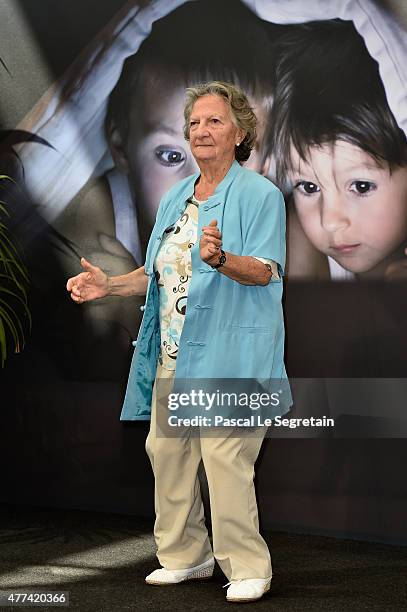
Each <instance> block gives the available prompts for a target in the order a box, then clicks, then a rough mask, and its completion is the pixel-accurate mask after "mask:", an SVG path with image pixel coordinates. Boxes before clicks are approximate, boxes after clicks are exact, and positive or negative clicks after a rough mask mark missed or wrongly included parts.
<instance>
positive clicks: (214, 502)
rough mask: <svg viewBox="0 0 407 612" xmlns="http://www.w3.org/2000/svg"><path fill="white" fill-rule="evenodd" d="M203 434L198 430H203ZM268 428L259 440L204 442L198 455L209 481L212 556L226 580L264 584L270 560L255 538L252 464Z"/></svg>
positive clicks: (207, 439) (215, 439)
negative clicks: (246, 579)
mask: <svg viewBox="0 0 407 612" xmlns="http://www.w3.org/2000/svg"><path fill="white" fill-rule="evenodd" d="M201 432H202V429H201ZM265 433H266V428H265V427H262V428H258V436H257V437H247V436H245V437H240V438H238V437H226V438H225V437H224V438H220V437H208V436H205V433H204V432H203V433H202V434H201V436H202V437H201V452H202V459H203V462H204V466H205V471H206V475H207V479H208V487H209V496H210V504H211V517H212V536H213V551H214V556H215V558H216V560H217V562H218V563H219V565H220V567H221V569H222V571H223V573H224V574H225V575H226V577H227V578H228V579H229V580H238V579H240V578H268V577H269V576H271V573H272V568H271V558H270V552H269V550H268V547H267V544H266V542H265V541H264V539H263V538H262V536H261V535H260V532H259V519H258V511H257V502H256V493H255V488H254V482H253V478H254V464H255V461H256V459H257V456H258V454H259V451H260V448H261V445H262V442H263V438H264V435H265Z"/></svg>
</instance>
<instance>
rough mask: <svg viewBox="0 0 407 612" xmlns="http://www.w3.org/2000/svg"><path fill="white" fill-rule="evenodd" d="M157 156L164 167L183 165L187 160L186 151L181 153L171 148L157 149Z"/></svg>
mask: <svg viewBox="0 0 407 612" xmlns="http://www.w3.org/2000/svg"><path fill="white" fill-rule="evenodd" d="M155 154H156V156H157V158H158V161H159V162H160V164H163V166H178V165H179V164H182V163H183V162H184V161H185V159H186V154H185V152H184V151H179V150H177V149H171V148H163V147H160V148H157V149H156V150H155Z"/></svg>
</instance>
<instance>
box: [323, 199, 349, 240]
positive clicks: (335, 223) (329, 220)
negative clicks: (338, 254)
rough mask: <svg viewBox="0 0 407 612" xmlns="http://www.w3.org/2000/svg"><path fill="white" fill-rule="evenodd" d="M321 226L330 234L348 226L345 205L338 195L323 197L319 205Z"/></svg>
mask: <svg viewBox="0 0 407 612" xmlns="http://www.w3.org/2000/svg"><path fill="white" fill-rule="evenodd" d="M321 225H322V227H323V228H324V229H325V230H326V231H327V232H331V233H333V232H336V231H338V230H340V229H345V228H346V227H348V226H349V225H350V220H349V216H348V214H347V211H346V204H345V202H344V201H343V198H342V197H341V196H340V194H335V195H333V194H332V195H331V196H329V197H324V200H323V202H322V205H321Z"/></svg>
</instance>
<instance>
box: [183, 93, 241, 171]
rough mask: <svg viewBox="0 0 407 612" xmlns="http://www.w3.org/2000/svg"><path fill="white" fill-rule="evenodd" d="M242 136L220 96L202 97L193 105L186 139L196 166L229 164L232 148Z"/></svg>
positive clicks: (232, 155)
mask: <svg viewBox="0 0 407 612" xmlns="http://www.w3.org/2000/svg"><path fill="white" fill-rule="evenodd" d="M244 136H245V133H244V132H243V131H242V130H239V129H238V128H237V127H236V125H235V124H234V123H233V121H232V114H231V112H230V108H229V106H228V104H227V103H226V101H225V100H224V99H223V98H222V97H220V96H214V95H207V96H202V97H201V98H198V100H197V101H196V102H195V104H194V105H193V107H192V110H191V117H190V120H189V140H190V148H191V152H192V155H193V156H194V158H195V160H196V162H197V163H198V165H201V164H204V165H205V164H207V163H211V164H212V163H214V164H216V165H217V166H221V165H223V164H225V163H226V164H228V163H231V161H232V160H233V159H234V157H235V148H236V146H237V145H238V144H240V142H241V141H242V140H243V138H244Z"/></svg>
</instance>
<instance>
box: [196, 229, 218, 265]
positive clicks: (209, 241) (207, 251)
mask: <svg viewBox="0 0 407 612" xmlns="http://www.w3.org/2000/svg"><path fill="white" fill-rule="evenodd" d="M217 224H218V222H217V221H216V219H212V221H210V222H209V225H206V226H205V227H203V228H202V236H201V240H200V242H199V251H200V255H201V259H202V261H204V262H205V263H207V264H209V265H212V264H214V263H217V261H218V259H219V255H220V249H221V247H222V234H221V233H220V231H219V229H218V227H217Z"/></svg>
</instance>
